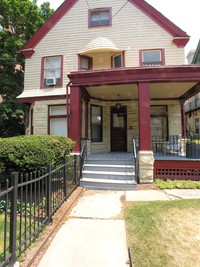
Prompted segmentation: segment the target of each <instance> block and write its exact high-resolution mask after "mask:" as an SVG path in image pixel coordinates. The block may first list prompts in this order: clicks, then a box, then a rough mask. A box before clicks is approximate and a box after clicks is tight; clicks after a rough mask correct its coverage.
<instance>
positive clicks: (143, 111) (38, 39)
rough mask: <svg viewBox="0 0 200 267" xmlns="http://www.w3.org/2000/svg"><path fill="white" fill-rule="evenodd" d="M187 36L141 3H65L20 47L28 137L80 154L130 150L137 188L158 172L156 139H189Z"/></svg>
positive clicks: (193, 73)
mask: <svg viewBox="0 0 200 267" xmlns="http://www.w3.org/2000/svg"><path fill="white" fill-rule="evenodd" d="M188 41H189V36H188V35H187V34H186V33H185V32H184V31H182V30H181V29H180V28H179V27H177V26H176V25H174V24H173V23H172V22H171V21H169V20H168V19H167V18H166V17H164V16H163V15H162V14H161V13H160V12H158V11H157V10H155V9H154V8H153V7H152V6H151V5H149V4H148V3H147V2H145V1H143V0H129V1H127V2H125V1H124V0H118V1H116V0H109V1H107V0H96V1H78V0H68V1H67V0H66V1H64V2H63V4H62V5H61V6H60V7H59V8H58V9H57V10H56V12H55V13H54V14H53V15H52V16H51V17H50V18H49V19H48V20H47V22H46V23H45V24H44V25H43V26H42V27H41V28H40V29H39V30H38V31H37V32H36V34H35V35H34V36H33V37H32V38H31V39H30V40H29V41H28V42H27V44H26V45H25V46H24V47H23V48H22V50H21V52H22V53H23V54H24V56H25V58H26V65H25V85H24V92H23V93H22V95H21V96H20V100H21V102H23V103H27V104H29V105H30V127H29V132H30V133H31V134H46V133H48V134H57V135H66V136H69V137H70V138H72V139H73V140H75V141H76V147H75V152H76V153H80V151H81V144H82V142H81V141H82V140H87V149H88V151H89V153H97V152H112V151H124V152H126V151H127V152H131V151H132V149H133V143H132V139H133V138H135V139H137V140H139V177H140V182H151V181H152V178H153V172H154V173H155V164H154V154H153V151H152V145H151V140H152V138H154V139H158V140H164V141H166V142H167V141H168V140H169V136H178V135H181V136H182V137H184V136H185V120H184V118H185V117H184V108H183V106H184V101H185V100H186V99H188V98H189V97H190V96H191V95H192V94H193V93H194V92H195V91H196V90H199V85H198V83H199V82H200V66H191V65H184V64H185V54H184V47H185V45H186V44H187V42H188Z"/></svg>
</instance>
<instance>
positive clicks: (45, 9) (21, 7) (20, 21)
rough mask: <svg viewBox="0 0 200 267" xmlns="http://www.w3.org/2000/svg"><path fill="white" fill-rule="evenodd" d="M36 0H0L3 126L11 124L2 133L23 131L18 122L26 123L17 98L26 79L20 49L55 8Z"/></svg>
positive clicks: (0, 121) (0, 117) (0, 122)
mask: <svg viewBox="0 0 200 267" xmlns="http://www.w3.org/2000/svg"><path fill="white" fill-rule="evenodd" d="M36 3H37V1H36V0H33V1H31V0H0V95H1V96H2V98H3V103H1V104H0V128H2V129H3V128H5V125H7V127H8V125H10V126H9V127H8V129H9V130H6V131H4V132H3V133H2V131H0V136H4V137H5V136H6V135H7V136H11V134H12V135H15V134H16V135H18V134H21V130H20V131H18V130H17V129H18V128H17V127H16V124H19V128H21V127H24V123H25V122H24V120H22V117H23V118H24V115H25V114H24V107H23V106H22V105H20V104H19V103H18V101H17V100H16V97H17V96H18V95H20V94H21V93H22V91H23V81H24V58H23V56H22V54H20V49H21V47H22V46H23V45H24V44H25V43H26V41H27V40H28V39H30V38H31V37H32V35H33V34H34V33H35V32H36V31H37V29H38V28H39V27H40V26H41V25H42V24H43V23H44V22H45V21H46V20H47V19H48V17H49V16H50V15H51V14H52V13H53V11H54V10H53V9H51V8H50V4H49V3H48V2H45V3H43V4H42V5H41V7H40V8H39V7H38V6H37V5H36ZM5 102H6V103H5ZM20 107H21V109H20ZM9 109H10V111H12V112H8V110H9ZM19 110H21V111H20V112H19ZM12 127H13V128H12ZM11 128H12V129H11ZM15 129H16V133H15Z"/></svg>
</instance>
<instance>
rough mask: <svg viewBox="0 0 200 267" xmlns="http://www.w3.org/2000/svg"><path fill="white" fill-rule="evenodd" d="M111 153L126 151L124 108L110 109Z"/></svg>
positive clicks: (125, 115)
mask: <svg viewBox="0 0 200 267" xmlns="http://www.w3.org/2000/svg"><path fill="white" fill-rule="evenodd" d="M110 113H111V151H127V112H126V107H121V108H120V109H117V108H116V107H111V112H110Z"/></svg>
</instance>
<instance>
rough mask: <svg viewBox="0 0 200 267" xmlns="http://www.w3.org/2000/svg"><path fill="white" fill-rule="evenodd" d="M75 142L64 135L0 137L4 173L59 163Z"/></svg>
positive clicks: (0, 162) (37, 168)
mask: <svg viewBox="0 0 200 267" xmlns="http://www.w3.org/2000/svg"><path fill="white" fill-rule="evenodd" d="M74 145H75V143H74V142H73V141H72V140H71V139H69V138H66V137H63V136H52V135H29V136H28V135H26V136H16V137H9V138H0V168H1V169H2V170H3V172H4V173H11V172H13V171H18V172H28V171H35V170H41V169H43V168H44V167H47V166H48V165H49V164H54V163H58V162H59V161H60V159H61V158H63V157H64V155H66V154H68V155H69V153H70V152H71V151H72V150H73V148H74Z"/></svg>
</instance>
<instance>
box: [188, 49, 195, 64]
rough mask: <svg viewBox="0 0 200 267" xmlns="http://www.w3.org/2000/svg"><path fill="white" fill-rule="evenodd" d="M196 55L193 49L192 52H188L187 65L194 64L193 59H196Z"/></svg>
mask: <svg viewBox="0 0 200 267" xmlns="http://www.w3.org/2000/svg"><path fill="white" fill-rule="evenodd" d="M194 53H195V49H191V50H190V51H189V52H188V54H187V56H186V58H187V63H188V64H191V63H192V60H193V57H194Z"/></svg>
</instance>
